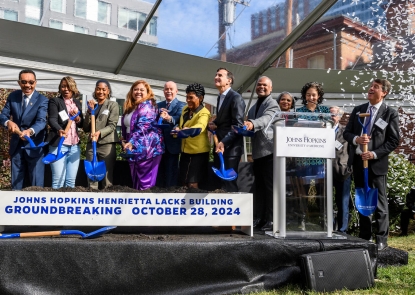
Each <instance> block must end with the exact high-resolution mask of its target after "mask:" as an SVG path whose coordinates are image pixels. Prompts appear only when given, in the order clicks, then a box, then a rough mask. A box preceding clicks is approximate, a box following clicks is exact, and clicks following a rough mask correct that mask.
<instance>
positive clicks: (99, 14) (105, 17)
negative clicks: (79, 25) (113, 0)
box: [75, 0, 111, 25]
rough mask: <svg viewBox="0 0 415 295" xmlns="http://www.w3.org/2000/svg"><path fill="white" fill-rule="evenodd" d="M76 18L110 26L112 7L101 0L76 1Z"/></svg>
mask: <svg viewBox="0 0 415 295" xmlns="http://www.w3.org/2000/svg"><path fill="white" fill-rule="evenodd" d="M75 16H76V17H79V18H85V19H87V20H92V21H96V22H100V23H104V24H107V25H109V24H110V22H111V5H110V4H109V3H107V2H104V1H99V0H75Z"/></svg>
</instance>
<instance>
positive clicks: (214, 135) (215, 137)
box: [213, 132, 219, 147]
mask: <svg viewBox="0 0 415 295" xmlns="http://www.w3.org/2000/svg"><path fill="white" fill-rule="evenodd" d="M213 141H214V142H215V146H216V147H218V144H219V140H218V136H217V135H216V132H214V133H213Z"/></svg>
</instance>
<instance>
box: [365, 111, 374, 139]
mask: <svg viewBox="0 0 415 295" xmlns="http://www.w3.org/2000/svg"><path fill="white" fill-rule="evenodd" d="M375 111H376V108H375V107H374V106H371V107H370V108H369V113H370V114H371V116H370V117H366V118H365V122H364V125H366V124H367V123H368V121H369V118H370V122H369V124H368V125H367V135H370V131H371V130H372V122H373V120H374V119H375V118H374V114H375Z"/></svg>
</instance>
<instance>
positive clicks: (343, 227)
mask: <svg viewBox="0 0 415 295" xmlns="http://www.w3.org/2000/svg"><path fill="white" fill-rule="evenodd" d="M330 114H331V119H332V120H333V123H334V124H333V125H334V126H333V129H334V130H335V134H336V142H335V148H336V158H335V159H334V160H333V187H335V189H336V193H335V195H334V199H335V201H336V206H337V218H336V220H335V222H337V230H338V231H339V232H342V233H346V231H347V228H348V224H349V202H350V184H351V177H350V176H351V174H352V171H351V168H350V167H348V166H347V161H348V159H349V155H348V154H347V146H348V143H347V141H346V140H345V139H344V138H343V132H344V129H345V128H346V126H344V125H340V124H339V122H340V119H341V117H343V114H344V110H343V109H342V108H339V107H338V106H332V107H330Z"/></svg>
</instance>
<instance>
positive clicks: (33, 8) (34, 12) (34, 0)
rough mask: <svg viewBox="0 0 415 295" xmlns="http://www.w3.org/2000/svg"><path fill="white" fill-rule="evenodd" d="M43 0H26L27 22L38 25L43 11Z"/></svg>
mask: <svg viewBox="0 0 415 295" xmlns="http://www.w3.org/2000/svg"><path fill="white" fill-rule="evenodd" d="M42 3H43V1H42V0H26V7H25V16H26V20H25V22H26V23H28V24H32V25H38V24H39V21H40V17H41V15H42V13H43V4H42Z"/></svg>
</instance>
